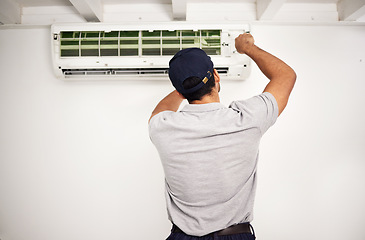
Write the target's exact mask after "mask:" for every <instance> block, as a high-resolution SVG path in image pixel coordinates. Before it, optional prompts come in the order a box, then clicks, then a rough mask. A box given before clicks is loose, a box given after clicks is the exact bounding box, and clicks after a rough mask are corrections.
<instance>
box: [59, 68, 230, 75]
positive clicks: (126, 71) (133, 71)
mask: <svg viewBox="0 0 365 240" xmlns="http://www.w3.org/2000/svg"><path fill="white" fill-rule="evenodd" d="M216 69H217V71H218V73H219V74H221V75H227V73H228V67H225V68H216ZM62 71H63V74H64V75H65V76H66V77H70V76H100V75H114V76H118V75H124V76H138V75H146V74H147V75H149V74H154V75H162V76H164V75H166V74H168V71H169V69H168V68H119V69H118V68H115V69H111V68H109V69H108V68H104V69H86V68H85V69H62Z"/></svg>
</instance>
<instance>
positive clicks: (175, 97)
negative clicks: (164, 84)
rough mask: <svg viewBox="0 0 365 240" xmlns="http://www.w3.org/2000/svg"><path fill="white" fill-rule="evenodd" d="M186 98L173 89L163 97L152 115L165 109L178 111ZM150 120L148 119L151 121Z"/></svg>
mask: <svg viewBox="0 0 365 240" xmlns="http://www.w3.org/2000/svg"><path fill="white" fill-rule="evenodd" d="M183 100H184V97H183V96H182V95H181V94H180V93H178V91H176V90H175V91H172V92H171V93H170V94H169V95H167V96H166V97H165V98H164V99H162V100H161V101H160V102H159V103H158V104H157V106H156V108H155V110H153V112H152V114H151V117H150V119H149V120H151V118H152V117H153V116H155V115H156V114H157V113H160V112H163V111H174V112H176V111H177V110H178V109H179V107H180V104H181V102H182V101H183ZM149 120H148V121H149Z"/></svg>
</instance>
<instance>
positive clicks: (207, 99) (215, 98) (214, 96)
mask: <svg viewBox="0 0 365 240" xmlns="http://www.w3.org/2000/svg"><path fill="white" fill-rule="evenodd" d="M214 102H218V103H219V102H220V99H219V94H218V93H217V92H213V91H212V93H211V94H209V95H205V96H203V97H202V98H201V99H200V100H195V101H192V102H190V104H206V103H214Z"/></svg>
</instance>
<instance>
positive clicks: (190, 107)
mask: <svg viewBox="0 0 365 240" xmlns="http://www.w3.org/2000/svg"><path fill="white" fill-rule="evenodd" d="M222 108H226V107H225V106H224V105H223V104H222V103H219V102H213V103H204V104H187V105H185V106H184V107H183V108H182V109H181V112H208V111H215V110H218V109H222Z"/></svg>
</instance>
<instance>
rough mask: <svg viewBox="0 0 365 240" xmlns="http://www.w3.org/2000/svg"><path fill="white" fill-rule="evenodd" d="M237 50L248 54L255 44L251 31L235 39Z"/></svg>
mask: <svg viewBox="0 0 365 240" xmlns="http://www.w3.org/2000/svg"><path fill="white" fill-rule="evenodd" d="M235 44H236V49H237V52H239V53H242V54H247V53H248V52H249V51H250V49H252V47H253V46H255V40H254V39H253V37H252V35H251V34H249V33H244V34H241V35H239V36H238V37H237V38H236V39H235Z"/></svg>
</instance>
